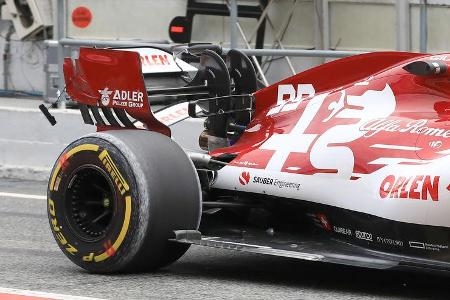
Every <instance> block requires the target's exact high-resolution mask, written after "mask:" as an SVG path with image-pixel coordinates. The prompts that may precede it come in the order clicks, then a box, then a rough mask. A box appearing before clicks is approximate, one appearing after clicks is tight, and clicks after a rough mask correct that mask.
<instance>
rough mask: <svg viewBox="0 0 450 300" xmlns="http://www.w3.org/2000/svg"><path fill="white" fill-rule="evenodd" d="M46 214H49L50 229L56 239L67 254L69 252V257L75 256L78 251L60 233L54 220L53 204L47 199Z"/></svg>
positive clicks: (58, 226) (59, 227)
mask: <svg viewBox="0 0 450 300" xmlns="http://www.w3.org/2000/svg"><path fill="white" fill-rule="evenodd" d="M48 212H49V214H50V223H51V228H52V231H53V234H54V235H55V237H56V239H57V240H58V242H59V243H60V244H61V246H63V247H64V249H65V250H66V251H67V252H69V253H70V254H71V255H75V253H77V252H78V250H77V249H76V248H75V247H74V246H72V245H71V244H70V243H69V242H68V241H67V239H66V238H65V237H64V234H63V233H62V231H61V229H62V227H61V226H60V225H59V223H58V220H57V219H56V210H55V202H54V201H53V200H52V199H48Z"/></svg>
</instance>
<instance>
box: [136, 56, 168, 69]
mask: <svg viewBox="0 0 450 300" xmlns="http://www.w3.org/2000/svg"><path fill="white" fill-rule="evenodd" d="M141 63H142V65H143V66H168V65H170V63H171V61H170V59H169V56H168V55H167V54H153V55H146V54H145V55H141Z"/></svg>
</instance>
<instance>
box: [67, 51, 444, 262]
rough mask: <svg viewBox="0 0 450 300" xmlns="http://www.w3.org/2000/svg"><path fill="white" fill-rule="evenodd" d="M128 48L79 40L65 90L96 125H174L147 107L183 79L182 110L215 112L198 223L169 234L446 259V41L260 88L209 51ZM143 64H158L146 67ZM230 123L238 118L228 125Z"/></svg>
mask: <svg viewBox="0 0 450 300" xmlns="http://www.w3.org/2000/svg"><path fill="white" fill-rule="evenodd" d="M128 50H129V49H127V51H120V50H114V49H87V48H83V49H81V51H80V55H79V58H78V59H77V60H75V61H74V60H71V59H66V61H65V65H64V73H65V80H66V84H67V92H68V94H69V95H70V97H71V98H72V99H74V100H76V101H77V102H79V104H80V109H81V111H82V114H83V118H84V121H85V122H86V123H90V124H94V123H95V124H96V125H97V127H98V130H100V131H104V130H111V129H120V128H135V129H136V130H151V131H156V132H160V133H162V134H165V135H167V136H170V127H169V126H167V124H169V125H170V124H171V123H170V122H161V120H158V119H157V118H156V117H155V116H154V114H153V113H152V111H151V109H150V103H151V102H152V101H151V100H149V98H151V97H153V96H154V95H155V94H161V95H164V96H167V95H169V96H173V94H174V93H178V95H177V96H176V98H177V99H180V98H183V99H184V100H183V101H182V102H183V103H181V104H178V105H185V106H180V107H182V110H183V112H185V110H186V109H187V110H188V111H189V114H190V115H191V116H192V117H199V116H204V117H206V119H207V120H209V121H210V122H209V125H210V129H211V130H209V131H208V132H207V133H206V134H205V136H206V137H205V136H204V138H206V146H204V147H206V149H207V152H203V153H191V154H190V155H191V158H192V160H193V161H194V163H195V164H196V167H197V169H198V172H199V174H200V179H201V183H202V188H203V191H204V198H203V203H204V204H203V217H202V224H201V227H200V229H199V231H192V230H183V228H180V230H179V231H176V235H175V238H174V239H173V241H176V242H180V243H192V244H198V245H206V246H212V247H220V248H227V249H234V250H242V251H250V252H255V253H263V254H271V255H278V256H286V257H294V258H300V259H306V260H313V261H324V262H333V263H342V264H348V265H356V266H364V267H372V268H381V269H384V268H403V267H408V268H424V269H433V270H450V260H449V259H448V257H449V253H450V252H449V243H450V236H449V233H450V231H449V227H450V218H449V217H448V213H449V212H450V173H449V171H448V168H447V166H448V165H449V162H450V156H449V154H450V141H449V138H450V101H449V97H450V75H449V73H448V72H447V69H448V67H449V65H450V54H442V55H424V54H416V53H403V52H384V53H369V54H363V55H358V56H353V57H348V58H344V59H340V60H336V61H332V62H329V63H327V64H324V65H321V66H318V67H315V68H313V69H310V70H307V71H304V72H302V73H299V74H297V75H295V76H292V77H289V78H287V79H284V80H282V81H280V82H278V83H275V84H273V85H271V86H269V87H265V88H262V89H259V90H257V91H254V90H255V87H253V86H252V84H253V81H252V80H251V79H248V78H242V77H245V76H241V78H240V79H241V82H240V81H239V80H238V79H237V77H234V78H233V76H231V78H232V79H234V80H231V81H230V78H229V77H228V78H227V77H226V76H225V77H221V76H222V75H223V74H222V73H221V68H223V67H224V66H225V64H223V65H222V64H221V63H220V61H219V60H218V58H217V56H218V55H217V54H215V53H210V52H213V51H210V52H208V53H206V54H202V55H201V56H200V62H199V63H200V65H199V66H198V65H197V66H196V68H192V67H190V68H189V67H188V69H187V70H183V68H182V67H180V66H179V65H178V63H177V60H176V59H174V58H173V57H172V56H171V54H170V53H163V52H164V51H163V50H161V49H141V50H139V51H138V50H136V49H131V50H132V51H128ZM155 51H156V52H155ZM147 52H148V53H147ZM160 52H161V53H162V54H161V53H160ZM146 53H147V54H146ZM146 55H147V58H145V57H146ZM158 55H166V56H165V57H162V58H161V57H160V56H158ZM167 57H170V60H168V59H167ZM217 62H219V63H217ZM146 64H147V65H148V66H150V65H156V66H158V67H161V68H162V69H161V70H159V71H155V72H152V71H149V72H148V74H146V72H143V68H144V66H145V65H146ZM164 66H167V67H168V68H169V67H170V68H172V69H171V71H169V69H167V72H165V71H164ZM230 66H231V67H230ZM232 66H233V59H231V64H230V63H229V61H227V67H228V70H230V68H231V69H232ZM177 68H178V69H177ZM197 68H198V71H197V74H196V75H195V77H194V78H193V79H192V78H191V80H190V81H189V82H188V83H187V84H185V85H184V86H182V87H180V86H179V85H177V86H176V87H165V88H161V87H160V86H152V87H149V85H151V82H154V81H157V80H160V78H162V77H163V78H164V85H167V83H170V82H174V81H178V82H182V81H180V78H182V77H183V76H186V72H195V71H196V69H197ZM237 69H238V70H241V71H242V70H244V71H243V72H241V73H242V74H244V73H245V72H246V71H248V66H245V63H242V65H241V66H240V67H239V68H237ZM233 70H236V69H233ZM143 73H144V77H143ZM230 74H232V71H230ZM242 74H241V75H242ZM249 82H250V83H252V84H249ZM249 86H250V87H249ZM180 94H181V96H180ZM202 101H203V102H202ZM188 104H189V107H188V108H186V107H187V105H188ZM169 109H170V108H169ZM199 112H200V113H199ZM180 115H183V113H182V114H180ZM175 119H176V122H178V121H180V120H182V119H184V116H182V117H178V118H175ZM134 120H136V121H138V122H136V121H134ZM164 123H166V124H164ZM211 123H212V124H213V125H211ZM139 124H140V125H139ZM230 124H233V126H231V127H233V128H235V127H236V128H237V127H241V128H242V129H241V130H239V129H236V132H234V133H231V134H230ZM222 128H224V129H223V130H222ZM211 132H212V134H211ZM211 140H213V141H212V142H211ZM149 151H151V150H149ZM174 184H175V183H174Z"/></svg>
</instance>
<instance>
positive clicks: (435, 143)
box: [428, 141, 442, 149]
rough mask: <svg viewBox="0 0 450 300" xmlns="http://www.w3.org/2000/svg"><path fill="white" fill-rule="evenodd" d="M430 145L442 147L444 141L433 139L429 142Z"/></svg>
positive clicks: (435, 147)
mask: <svg viewBox="0 0 450 300" xmlns="http://www.w3.org/2000/svg"><path fill="white" fill-rule="evenodd" d="M428 145H429V146H430V147H431V148H433V149H437V148H441V146H442V141H431V142H429V143H428Z"/></svg>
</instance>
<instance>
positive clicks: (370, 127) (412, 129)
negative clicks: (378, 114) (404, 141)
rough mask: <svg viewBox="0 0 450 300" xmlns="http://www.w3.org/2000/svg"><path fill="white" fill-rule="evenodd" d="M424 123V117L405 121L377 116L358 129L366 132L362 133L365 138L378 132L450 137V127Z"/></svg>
mask: <svg viewBox="0 0 450 300" xmlns="http://www.w3.org/2000/svg"><path fill="white" fill-rule="evenodd" d="M426 124H427V120H425V119H419V120H414V121H410V122H405V121H404V120H392V119H386V118H378V119H372V120H370V121H368V122H366V123H364V124H362V125H361V127H360V128H359V130H360V131H365V132H366V134H365V135H364V137H366V138H368V137H372V136H374V135H376V134H378V133H380V132H400V133H412V134H422V135H427V136H436V137H443V138H449V137H450V129H448V130H445V129H442V128H435V127H428V126H425V125H426Z"/></svg>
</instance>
